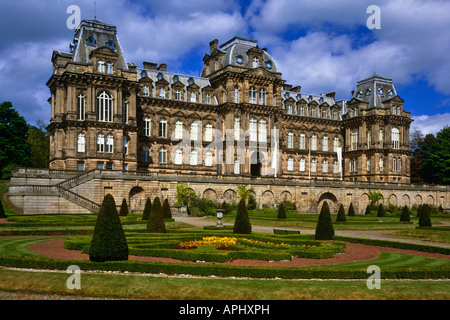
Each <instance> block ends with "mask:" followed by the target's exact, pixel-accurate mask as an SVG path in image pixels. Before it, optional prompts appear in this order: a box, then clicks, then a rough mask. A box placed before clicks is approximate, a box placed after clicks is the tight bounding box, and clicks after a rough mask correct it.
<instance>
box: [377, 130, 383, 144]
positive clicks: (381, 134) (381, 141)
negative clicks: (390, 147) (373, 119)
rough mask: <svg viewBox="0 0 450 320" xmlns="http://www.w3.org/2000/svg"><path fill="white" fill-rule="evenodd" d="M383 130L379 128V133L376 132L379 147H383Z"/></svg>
mask: <svg viewBox="0 0 450 320" xmlns="http://www.w3.org/2000/svg"><path fill="white" fill-rule="evenodd" d="M383 136H384V135H383V130H381V129H380V131H379V134H378V142H379V144H380V148H383V142H384V137H383Z"/></svg>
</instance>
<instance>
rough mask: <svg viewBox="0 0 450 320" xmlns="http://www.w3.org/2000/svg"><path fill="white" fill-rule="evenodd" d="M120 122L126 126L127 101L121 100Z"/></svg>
mask: <svg viewBox="0 0 450 320" xmlns="http://www.w3.org/2000/svg"><path fill="white" fill-rule="evenodd" d="M122 122H123V123H125V124H128V101H127V100H125V99H123V100H122Z"/></svg>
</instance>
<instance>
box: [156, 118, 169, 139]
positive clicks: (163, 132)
mask: <svg viewBox="0 0 450 320" xmlns="http://www.w3.org/2000/svg"><path fill="white" fill-rule="evenodd" d="M158 135H159V137H161V138H166V137H167V120H165V119H161V120H159V128H158Z"/></svg>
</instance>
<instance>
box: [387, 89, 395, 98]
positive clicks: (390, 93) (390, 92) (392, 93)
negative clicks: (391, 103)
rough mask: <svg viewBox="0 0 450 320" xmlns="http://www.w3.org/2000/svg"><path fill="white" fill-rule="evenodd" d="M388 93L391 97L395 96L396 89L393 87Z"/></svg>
mask: <svg viewBox="0 0 450 320" xmlns="http://www.w3.org/2000/svg"><path fill="white" fill-rule="evenodd" d="M388 95H389V97H393V96H394V91H393V90H392V89H391V90H389V91H388Z"/></svg>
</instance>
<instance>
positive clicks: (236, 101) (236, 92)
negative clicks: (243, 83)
mask: <svg viewBox="0 0 450 320" xmlns="http://www.w3.org/2000/svg"><path fill="white" fill-rule="evenodd" d="M234 103H239V87H238V86H234Z"/></svg>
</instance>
